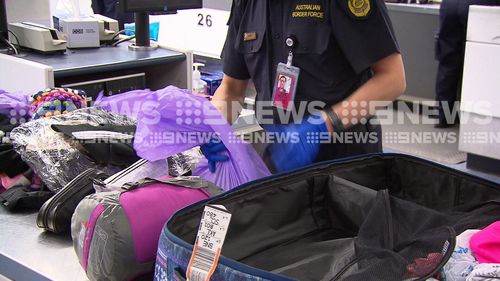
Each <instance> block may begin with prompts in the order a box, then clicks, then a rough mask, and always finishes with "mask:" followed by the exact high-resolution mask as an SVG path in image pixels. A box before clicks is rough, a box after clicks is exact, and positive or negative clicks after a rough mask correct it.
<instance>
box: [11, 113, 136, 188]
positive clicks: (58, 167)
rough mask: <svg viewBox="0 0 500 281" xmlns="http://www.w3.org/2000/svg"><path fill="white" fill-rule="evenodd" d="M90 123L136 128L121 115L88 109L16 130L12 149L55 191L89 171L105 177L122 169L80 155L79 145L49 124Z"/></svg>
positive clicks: (32, 123)
mask: <svg viewBox="0 0 500 281" xmlns="http://www.w3.org/2000/svg"><path fill="white" fill-rule="evenodd" d="M53 124H62V125H79V124H90V125H93V126H99V125H100V124H109V125H124V126H126V125H135V121H134V120H132V119H130V118H128V117H126V116H122V115H118V114H115V113H110V112H107V111H105V110H103V109H101V108H97V107H91V108H84V109H79V110H76V111H73V112H71V113H69V114H66V115H59V116H55V117H50V118H43V119H39V120H35V121H31V122H28V123H25V124H22V125H21V126H19V127H17V128H15V129H14V130H13V131H12V133H11V135H10V136H11V139H12V143H13V145H14V149H15V150H16V152H17V153H19V154H20V155H21V157H22V159H23V160H24V161H25V162H26V163H28V165H29V166H30V167H31V168H32V169H33V170H34V171H35V172H36V173H37V174H38V175H39V176H40V178H41V179H42V180H43V182H44V183H45V184H46V185H47V187H48V188H49V189H50V190H52V191H54V192H57V191H59V190H60V189H61V188H62V187H64V186H65V185H66V184H67V183H68V182H69V181H71V180H72V179H73V178H75V177H76V176H78V175H79V174H80V173H82V172H83V171H85V170H87V169H88V168H97V169H101V170H102V171H104V172H106V173H108V174H114V173H116V172H118V171H120V170H121V168H119V167H115V166H111V165H107V166H102V165H101V166H100V165H98V164H96V163H95V162H94V161H93V160H92V159H91V158H89V157H88V156H87V155H85V154H84V153H82V152H81V151H82V148H81V144H80V143H79V142H77V141H75V140H72V139H69V138H66V137H64V135H63V134H62V133H57V132H55V131H54V130H53V129H52V128H51V125H53Z"/></svg>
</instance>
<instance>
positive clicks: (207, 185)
mask: <svg viewBox="0 0 500 281" xmlns="http://www.w3.org/2000/svg"><path fill="white" fill-rule="evenodd" d="M152 183H164V184H170V185H174V186H180V187H185V188H191V189H205V190H206V191H207V192H208V193H209V194H210V195H211V196H215V195H218V194H220V193H222V189H221V188H219V187H217V186H215V185H214V184H213V183H211V182H209V181H207V180H204V179H202V178H200V177H197V176H182V177H175V178H169V179H163V180H160V179H154V178H144V179H142V180H139V181H136V182H131V183H126V184H124V185H123V186H122V189H124V190H126V191H130V190H134V189H137V188H141V187H144V186H146V185H150V184H152Z"/></svg>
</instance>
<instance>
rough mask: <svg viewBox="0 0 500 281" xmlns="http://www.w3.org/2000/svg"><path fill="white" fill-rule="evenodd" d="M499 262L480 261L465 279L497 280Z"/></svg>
mask: <svg viewBox="0 0 500 281" xmlns="http://www.w3.org/2000/svg"><path fill="white" fill-rule="evenodd" d="M499 280H500V264H497V263H482V264H478V265H477V266H476V267H475V268H474V270H473V271H472V273H471V274H470V275H469V277H467V281H499Z"/></svg>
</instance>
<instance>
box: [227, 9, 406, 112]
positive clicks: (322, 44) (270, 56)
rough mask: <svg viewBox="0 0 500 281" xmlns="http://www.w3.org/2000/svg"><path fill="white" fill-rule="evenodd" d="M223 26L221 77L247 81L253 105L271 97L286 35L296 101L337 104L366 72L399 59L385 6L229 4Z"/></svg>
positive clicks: (355, 86)
mask: <svg viewBox="0 0 500 281" xmlns="http://www.w3.org/2000/svg"><path fill="white" fill-rule="evenodd" d="M228 24H229V29H228V34H227V39H226V43H225V45H224V49H223V52H222V58H223V70H224V73H225V74H227V75H229V76H231V77H233V78H236V79H250V78H251V79H252V80H253V81H254V83H255V87H256V90H257V93H258V94H257V100H258V101H270V100H271V98H272V92H273V85H274V79H275V75H276V67H277V65H278V63H280V62H283V63H286V59H287V56H288V52H289V48H288V47H287V46H286V44H285V40H286V38H287V37H288V36H289V35H293V36H294V37H295V38H296V41H297V46H296V47H295V48H294V51H293V53H294V60H293V65H294V66H297V67H299V68H300V69H301V72H300V76H299V82H298V84H297V92H296V97H295V101H296V102H297V101H323V102H325V103H326V104H327V105H333V104H335V103H337V102H339V101H342V100H343V99H345V98H346V97H348V96H349V95H350V94H352V92H353V91H355V90H356V89H357V88H358V87H359V86H360V85H362V83H364V82H365V81H366V80H367V79H368V78H369V77H370V76H371V70H370V66H371V65H373V64H374V63H375V62H377V61H378V60H380V59H382V58H384V57H386V56H388V55H391V54H393V53H395V52H399V48H398V44H397V42H396V39H395V36H394V31H393V28H392V25H391V22H390V20H389V16H388V13H387V9H386V6H385V4H384V2H383V0H234V2H233V7H232V11H231V17H230V19H229V23H228Z"/></svg>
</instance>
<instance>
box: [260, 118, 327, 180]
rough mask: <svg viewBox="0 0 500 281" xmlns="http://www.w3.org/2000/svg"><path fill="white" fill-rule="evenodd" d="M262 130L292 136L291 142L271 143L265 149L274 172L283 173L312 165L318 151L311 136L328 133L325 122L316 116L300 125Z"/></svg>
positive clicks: (317, 145) (276, 126) (269, 126)
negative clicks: (269, 155) (269, 156)
mask: <svg viewBox="0 0 500 281" xmlns="http://www.w3.org/2000/svg"><path fill="white" fill-rule="evenodd" d="M264 129H265V130H266V131H267V132H268V133H275V134H292V135H293V136H294V137H292V140H293V141H288V142H283V143H272V144H270V145H269V147H268V148H267V149H268V152H269V153H270V154H271V161H272V162H273V164H274V168H275V169H276V172H285V171H289V170H293V169H297V168H301V167H304V166H307V165H310V164H312V163H313V162H314V159H316V157H317V156H318V153H319V149H320V143H319V141H314V140H315V138H314V137H313V136H314V135H315V133H324V132H328V129H327V127H326V125H325V122H324V121H323V120H322V119H321V118H319V117H318V116H315V117H309V119H306V120H304V121H302V123H300V124H288V125H268V126H264ZM316 140H317V139H316ZM294 141H295V142H294Z"/></svg>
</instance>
